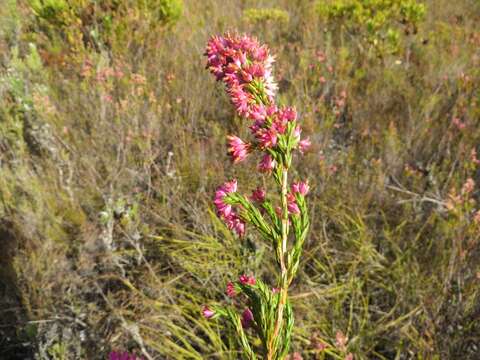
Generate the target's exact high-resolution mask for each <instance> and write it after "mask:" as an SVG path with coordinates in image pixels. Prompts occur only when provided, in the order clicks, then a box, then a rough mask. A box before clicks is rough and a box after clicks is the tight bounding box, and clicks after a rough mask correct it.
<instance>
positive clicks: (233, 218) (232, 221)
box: [224, 213, 245, 237]
mask: <svg viewBox="0 0 480 360" xmlns="http://www.w3.org/2000/svg"><path fill="white" fill-rule="evenodd" d="M224 220H225V224H226V225H227V227H228V228H229V229H230V230H233V231H235V232H236V233H237V235H238V236H240V237H243V236H244V235H245V222H243V220H242V219H240V218H239V217H238V216H237V214H235V213H232V214H230V215H229V216H228V217H226V218H225V219H224Z"/></svg>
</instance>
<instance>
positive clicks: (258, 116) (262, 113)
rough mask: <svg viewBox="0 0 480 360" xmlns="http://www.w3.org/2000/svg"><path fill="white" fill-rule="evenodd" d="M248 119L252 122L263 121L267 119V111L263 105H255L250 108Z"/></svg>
mask: <svg viewBox="0 0 480 360" xmlns="http://www.w3.org/2000/svg"><path fill="white" fill-rule="evenodd" d="M248 117H249V118H250V119H252V120H256V121H262V122H263V120H265V118H266V117H267V109H266V108H265V106H264V105H262V104H259V105H257V104H254V105H252V106H251V107H250V112H249V113H248Z"/></svg>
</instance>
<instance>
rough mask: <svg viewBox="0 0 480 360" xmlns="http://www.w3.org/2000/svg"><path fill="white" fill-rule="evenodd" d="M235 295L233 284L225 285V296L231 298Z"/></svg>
mask: <svg viewBox="0 0 480 360" xmlns="http://www.w3.org/2000/svg"><path fill="white" fill-rule="evenodd" d="M235 295H237V293H236V291H235V285H233V283H232V282H231V281H230V282H229V283H228V284H227V296H228V297H231V298H233V297H235Z"/></svg>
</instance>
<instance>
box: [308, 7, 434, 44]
mask: <svg viewBox="0 0 480 360" xmlns="http://www.w3.org/2000/svg"><path fill="white" fill-rule="evenodd" d="M317 10H318V13H319V14H320V16H321V17H322V18H325V19H327V20H328V21H329V22H330V23H331V24H333V23H335V22H340V24H341V25H342V27H344V28H345V29H347V30H348V31H349V32H350V33H351V34H354V35H361V37H362V38H363V37H365V39H366V40H367V41H368V43H370V44H372V45H374V46H375V47H376V48H377V50H378V51H386V52H396V51H397V50H398V46H399V40H400V30H401V28H400V26H399V25H400V24H402V25H403V27H404V29H403V30H404V32H405V33H416V31H417V25H418V24H419V22H420V21H422V20H423V18H424V16H425V5H424V4H422V3H419V2H418V1H416V0H373V1H366V0H361V1H358V0H332V1H320V2H318V6H317ZM337 30H338V28H337Z"/></svg>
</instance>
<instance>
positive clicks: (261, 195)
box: [251, 187, 267, 203]
mask: <svg viewBox="0 0 480 360" xmlns="http://www.w3.org/2000/svg"><path fill="white" fill-rule="evenodd" d="M266 194H267V193H266V191H265V190H264V189H262V188H260V187H258V188H256V189H255V190H253V191H252V196H251V199H252V200H253V201H256V202H258V203H263V202H264V201H265V196H266Z"/></svg>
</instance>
